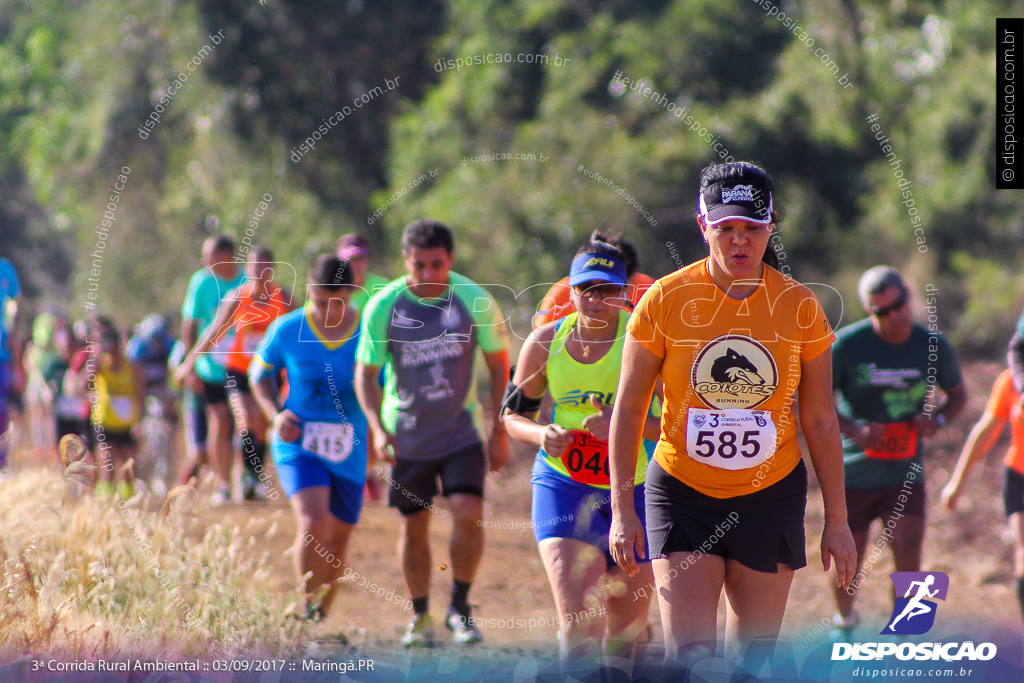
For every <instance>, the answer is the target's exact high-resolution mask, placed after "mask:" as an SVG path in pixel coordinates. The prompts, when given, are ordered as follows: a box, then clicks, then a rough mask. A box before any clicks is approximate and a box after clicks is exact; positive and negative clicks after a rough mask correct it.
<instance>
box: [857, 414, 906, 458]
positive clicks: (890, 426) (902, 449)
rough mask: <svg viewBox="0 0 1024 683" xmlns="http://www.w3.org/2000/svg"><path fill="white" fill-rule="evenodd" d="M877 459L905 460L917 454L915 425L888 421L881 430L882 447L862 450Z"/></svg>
mask: <svg viewBox="0 0 1024 683" xmlns="http://www.w3.org/2000/svg"><path fill="white" fill-rule="evenodd" d="M864 453H865V455H867V456H868V457H869V458H876V459H878V460H906V459H907V458H913V457H914V456H915V455H917V425H915V424H914V423H913V422H889V423H887V424H886V425H885V431H883V432H882V447H881V448H880V449H878V450H873V449H870V448H869V449H867V450H865V451H864Z"/></svg>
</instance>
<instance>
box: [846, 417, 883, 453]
mask: <svg viewBox="0 0 1024 683" xmlns="http://www.w3.org/2000/svg"><path fill="white" fill-rule="evenodd" d="M884 433H885V426H884V425H881V424H879V423H877V422H865V423H864V424H863V425H861V427H860V429H858V430H857V436H856V437H854V439H853V440H854V441H855V442H856V443H857V445H858V446H860V447H861V448H863V449H864V450H872V451H877V450H881V448H882V446H883V445H884V443H883V442H882V435H883V434H884Z"/></svg>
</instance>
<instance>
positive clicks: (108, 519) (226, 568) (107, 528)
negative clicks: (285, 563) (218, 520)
mask: <svg viewBox="0 0 1024 683" xmlns="http://www.w3.org/2000/svg"><path fill="white" fill-rule="evenodd" d="M63 464H64V466H65V469H64V476H63V477H62V476H61V473H59V472H57V471H56V470H55V469H43V468H34V469H25V470H22V471H16V472H14V473H13V474H12V475H11V476H10V477H9V478H7V479H6V480H4V481H3V482H0V625H2V626H0V657H4V658H11V657H18V656H20V655H22V654H25V653H32V654H34V655H37V656H38V655H44V654H45V655H53V656H61V655H63V656H74V657H95V658H99V657H104V658H117V657H128V656H133V655H142V654H145V655H148V656H154V655H161V656H166V657H168V658H177V657H189V658H191V657H200V656H225V655H233V654H237V653H243V652H244V653H245V654H246V655H247V656H253V655H254V654H256V653H263V654H272V653H280V654H288V653H291V652H296V651H298V650H299V649H301V647H302V646H304V645H305V643H306V642H307V641H308V637H309V633H308V631H309V627H307V626H306V625H305V624H304V623H303V622H299V621H296V620H294V619H291V618H289V617H287V616H286V614H287V613H290V612H293V611H295V603H296V601H297V600H298V597H299V594H298V592H297V591H296V592H294V593H291V594H288V593H282V592H281V590H280V588H279V587H274V588H271V581H270V579H271V568H270V564H269V557H268V554H267V553H266V552H262V553H261V552H259V548H260V546H261V545H263V544H262V543H261V540H260V539H257V537H256V536H255V535H254V534H259V535H260V536H267V535H268V534H269V535H273V534H274V532H275V530H276V526H277V523H276V519H275V518H276V517H277V516H279V515H280V512H278V513H274V514H272V515H267V516H265V517H260V518H254V519H252V520H251V521H250V523H249V524H248V525H247V529H246V530H245V532H243V531H242V530H241V529H239V528H238V527H237V526H232V527H230V528H229V527H227V526H224V525H218V524H215V525H212V526H209V527H208V528H205V529H196V528H195V527H196V525H195V523H194V517H193V515H192V513H191V506H192V498H193V495H194V494H193V493H192V492H191V491H192V490H191V489H186V488H185V487H179V488H178V489H176V490H174V491H172V493H171V495H169V496H168V499H167V501H165V503H164V505H163V507H162V509H160V510H159V512H157V511H154V510H151V509H149V508H150V506H149V501H148V500H147V499H145V498H143V497H142V496H136V497H135V498H134V499H132V500H130V501H122V500H120V499H110V498H107V499H102V498H100V499H98V498H96V497H94V496H93V495H92V494H91V493H89V492H88V491H87V490H86V489H87V485H86V482H87V481H88V480H91V476H92V475H91V472H90V471H89V470H88V469H86V468H90V467H91V466H90V465H88V464H85V463H84V462H83V461H82V460H81V459H77V458H75V457H73V456H72V457H70V458H67V457H65V458H63Z"/></svg>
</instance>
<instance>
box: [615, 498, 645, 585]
mask: <svg viewBox="0 0 1024 683" xmlns="http://www.w3.org/2000/svg"><path fill="white" fill-rule="evenodd" d="M646 538H647V537H646V536H645V535H644V525H643V524H641V523H640V517H638V516H637V514H636V510H633V509H630V508H627V509H625V510H623V511H622V513H621V514H620V513H617V512H612V523H611V528H610V529H609V531H608V547H609V549H610V551H611V554H612V558H613V559H614V560H615V564H617V565H619V566H620V567H622V571H624V572H626V573H627V574H629V575H630V576H634V575H636V573H637V572H638V571H640V569H639V567H637V566H636V556H635V555H634V554H633V548H634V547H635V548H636V555H639V556H640V557H641V559H643V558H646V557H647V547H646V546H647V541H646Z"/></svg>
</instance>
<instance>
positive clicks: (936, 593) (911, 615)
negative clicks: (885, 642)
mask: <svg viewBox="0 0 1024 683" xmlns="http://www.w3.org/2000/svg"><path fill="white" fill-rule="evenodd" d="M891 578H892V583H893V586H894V587H895V588H896V596H897V597H896V605H895V606H894V607H893V610H892V618H891V619H890V621H889V623H888V625H886V627H885V628H884V629H882V631H881V633H882V634H883V635H893V634H895V635H904V636H912V635H920V634H922V633H927V632H928V631H929V630H930V629H931V627H932V626H933V625H934V624H935V611H936V610H937V609H938V603H936V602H935V600H945V599H946V594H947V593H948V592H949V576H948V575H947V574H946V573H945V572H893V573H892V574H891ZM901 595H902V596H903V597H899V596H901Z"/></svg>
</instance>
